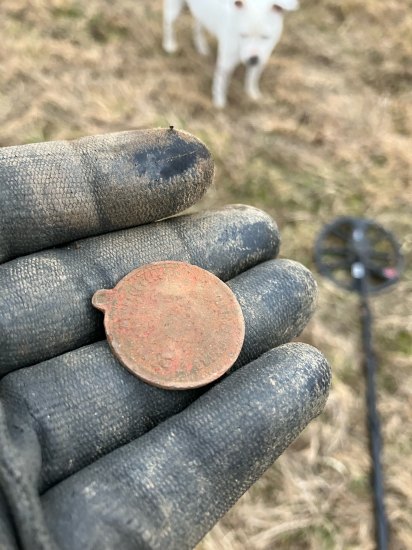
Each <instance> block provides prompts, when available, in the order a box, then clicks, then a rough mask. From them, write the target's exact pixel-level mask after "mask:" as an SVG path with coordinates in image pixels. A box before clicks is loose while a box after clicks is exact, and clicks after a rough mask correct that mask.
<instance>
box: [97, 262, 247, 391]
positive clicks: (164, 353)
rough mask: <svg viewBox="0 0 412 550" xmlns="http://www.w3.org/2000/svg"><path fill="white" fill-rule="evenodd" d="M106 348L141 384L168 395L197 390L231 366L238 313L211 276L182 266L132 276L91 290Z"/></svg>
mask: <svg viewBox="0 0 412 550" xmlns="http://www.w3.org/2000/svg"><path fill="white" fill-rule="evenodd" d="M92 303H93V305H94V307H96V308H97V309H100V310H101V311H103V312H104V314H105V316H104V327H105V330H106V335H107V340H108V342H109V345H110V347H111V349H112V351H113V353H114V354H115V356H116V357H117V358H118V360H119V361H120V362H121V363H122V364H123V365H124V366H125V367H126V368H127V369H128V370H129V371H131V372H132V373H133V374H135V375H136V376H138V377H139V378H142V379H143V380H145V381H146V382H148V383H150V384H153V385H154V386H158V387H161V388H168V389H187V388H197V387H199V386H204V385H205V384H208V383H209V382H212V381H213V380H216V379H217V378H219V377H220V376H222V375H223V374H224V373H225V372H226V371H227V370H228V369H229V368H230V367H231V366H232V365H233V363H234V362H235V361H236V359H237V357H238V355H239V353H240V350H241V348H242V344H243V340H244V336H245V323H244V319H243V314H242V310H241V309H240V305H239V303H238V301H237V300H236V297H235V295H234V294H233V292H232V291H231V290H230V288H229V287H228V286H227V285H226V284H225V283H223V282H222V281H221V280H220V279H218V278H217V277H216V276H215V275H213V274H212V273H209V272H208V271H205V270H204V269H201V268H200V267H197V266H194V265H191V264H187V263H184V262H174V261H165V262H156V263H152V264H148V265H145V266H143V267H140V268H138V269H135V270H134V271H132V272H131V273H129V274H128V275H126V277H124V278H123V279H121V281H120V282H119V283H118V284H117V285H116V286H115V288H114V289H112V290H98V291H97V292H96V293H95V294H94V296H93V299H92Z"/></svg>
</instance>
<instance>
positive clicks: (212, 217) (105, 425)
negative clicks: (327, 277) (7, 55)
mask: <svg viewBox="0 0 412 550" xmlns="http://www.w3.org/2000/svg"><path fill="white" fill-rule="evenodd" d="M212 179H213V162H212V160H211V157H210V154H209V152H208V151H207V149H206V148H205V146H204V145H203V144H202V143H200V142H199V141H198V140H196V139H195V138H193V137H192V136H190V135H188V134H185V133H182V132H177V131H175V130H152V131H137V132H126V133H120V134H111V135H109V136H96V137H89V138H83V139H82V140H78V141H76V142H67V143H66V142H57V143H44V144H36V145H28V146H21V147H9V148H4V149H3V150H0V201H1V203H2V205H1V208H2V209H3V211H4V215H5V217H4V219H5V220H6V222H5V225H4V228H3V232H2V235H1V237H0V249H1V253H2V257H3V260H5V263H3V265H1V266H0V289H1V293H0V322H1V327H2V329H1V335H0V338H1V340H0V376H3V378H2V379H1V381H0V548H6V549H8V548H10V549H14V548H24V549H30V550H36V549H44V550H49V549H55V548H62V549H67V550H77V549H79V550H92V549H97V548H98V549H99V550H100V549H117V548H121V549H126V550H127V549H168V550H174V549H176V550H185V549H190V548H193V546H195V544H196V543H197V542H198V541H199V540H200V539H201V538H202V537H203V536H204V535H205V534H206V533H207V531H208V530H209V529H210V528H211V527H212V526H213V525H214V523H216V521H217V520H218V519H219V518H220V517H221V516H222V515H223V514H224V513H225V512H226V511H227V510H228V509H229V508H230V506H232V505H233V504H234V502H235V501H236V500H237V499H238V498H239V497H240V496H241V495H242V494H243V493H244V491H245V490H247V489H248V487H250V485H251V484H252V483H254V481H256V480H257V479H258V478H259V476H260V475H262V473H263V472H264V471H265V470H266V469H267V468H268V466H269V465H270V464H271V463H272V462H273V461H274V460H275V459H276V458H277V457H278V456H279V454H281V453H282V452H283V450H284V449H285V448H286V447H287V446H288V445H289V444H290V443H291V441H293V439H294V438H296V436H297V435H298V434H299V432H300V431H301V430H302V429H303V428H304V427H305V426H306V425H307V423H308V422H309V421H310V420H311V419H312V418H314V417H315V416H317V415H318V414H319V413H320V412H321V410H322V408H323V406H324V403H325V401H326V398H327V393H328V390H329V385H330V369H329V366H328V364H327V362H326V360H325V359H324V358H323V356H322V355H321V354H320V353H319V352H318V351H317V350H315V349H314V348H311V347H310V346H307V345H304V344H299V343H293V344H291V343H288V342H290V340H291V339H293V338H294V337H296V336H297V335H298V334H299V333H300V332H301V331H302V329H303V328H304V326H305V325H306V323H307V322H308V320H309V318H310V316H311V314H312V312H313V309H314V302H315V298H316V285H315V283H314V280H313V278H312V276H311V274H310V272H309V271H308V270H307V269H306V268H304V267H303V266H301V265H300V264H298V263H296V262H292V261H288V260H277V259H274V258H275V257H276V255H277V253H278V249H279V234H278V230H277V227H276V225H275V224H274V222H273V221H272V220H271V219H270V218H269V217H268V216H267V215H266V214H264V213H262V212H260V211H258V210H256V209H254V208H251V207H245V206H233V207H227V208H224V209H221V210H219V211H214V212H206V213H202V214H195V215H190V216H180V217H175V218H170V219H168V220H164V221H157V222H155V220H157V219H159V218H163V217H165V216H170V215H173V214H174V213H177V212H178V211H180V210H182V209H183V208H186V207H187V206H189V205H190V204H192V203H193V202H195V201H196V200H198V198H199V197H200V196H201V195H202V194H203V193H204V191H205V190H206V189H207V187H208V186H209V185H210V183H211V182H212ZM2 215H3V214H2ZM2 220H3V218H2ZM148 222H154V223H150V224H149V223H148ZM138 224H147V225H139V226H137V227H135V226H136V225H138ZM120 228H123V229H120ZM92 235H93V236H92ZM73 239H80V240H77V241H76V242H72V241H73ZM69 241H70V243H69V244H64V243H68V242H69ZM57 245H59V246H58V247H56V246H57ZM50 247H53V248H50ZM21 254H26V255H24V256H20V257H18V256H19V255H21ZM159 260H182V261H186V262H190V263H193V264H195V265H198V266H200V267H203V268H204V269H207V270H209V271H211V272H213V273H214V274H216V275H217V276H218V277H220V278H221V279H222V280H224V281H226V282H227V283H228V285H229V286H230V287H231V288H232V290H233V292H234V293H235V295H236V296H237V298H238V300H239V303H240V305H241V308H242V311H243V314H244V317H245V323H246V337H245V342H244V346H243V349H242V352H241V354H240V356H239V359H238V361H237V362H236V364H235V365H234V367H233V368H232V370H231V372H230V373H229V374H228V375H226V376H225V377H223V379H221V380H220V381H218V382H216V383H214V384H213V385H210V386H208V387H206V388H200V389H196V390H186V391H170V390H162V389H159V388H155V387H152V386H150V385H148V384H145V383H144V382H142V381H140V380H139V379H138V378H136V377H134V376H133V375H132V374H130V373H129V372H128V371H126V370H125V369H124V368H123V367H122V366H121V365H120V364H119V363H118V362H117V360H116V359H115V357H114V356H113V355H112V353H111V351H110V349H109V348H108V346H107V343H106V341H105V335H104V331H103V324H102V318H103V316H102V314H101V313H100V312H98V311H96V310H95V309H94V308H93V307H92V306H91V297H92V295H93V294H94V292H95V291H96V290H98V289H99V288H112V287H113V286H115V284H116V283H117V282H118V281H119V280H120V279H121V278H122V277H123V276H124V275H126V274H127V273H128V272H130V271H131V270H132V269H134V268H136V267H138V266H140V265H144V264H146V263H148V262H152V261H159Z"/></svg>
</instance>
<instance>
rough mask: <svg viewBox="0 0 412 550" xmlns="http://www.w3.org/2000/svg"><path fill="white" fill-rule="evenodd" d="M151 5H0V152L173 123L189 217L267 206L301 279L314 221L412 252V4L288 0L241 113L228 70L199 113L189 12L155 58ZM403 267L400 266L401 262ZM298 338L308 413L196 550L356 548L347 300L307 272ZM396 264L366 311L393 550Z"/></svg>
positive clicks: (352, 341)
mask: <svg viewBox="0 0 412 550" xmlns="http://www.w3.org/2000/svg"><path fill="white" fill-rule="evenodd" d="M160 4H161V2H160V0H158V1H156V2H153V1H152V0H139V1H138V2H137V1H135V0H122V1H121V2H106V1H105V0H90V1H89V2H87V3H86V2H81V1H80V0H79V1H76V0H2V2H1V4H0V36H1V40H2V45H1V49H0V128H1V136H0V145H10V144H16V143H27V142H32V141H41V140H50V139H69V138H74V137H78V136H81V135H86V134H94V133H102V132H111V131H116V130H127V129H132V128H142V127H153V126H166V125H169V124H173V125H175V126H176V127H179V128H183V129H186V130H188V131H190V132H192V133H194V134H195V135H197V136H199V137H200V138H202V139H203V140H204V141H205V142H206V143H207V144H208V145H209V147H210V149H211V150H212V152H213V154H214V157H215V159H216V165H217V177H216V185H215V187H214V188H213V189H212V190H211V191H210V192H209V194H208V195H207V197H206V198H205V199H204V200H203V201H202V204H201V205H200V206H199V208H204V207H209V206H217V205H221V204H223V203H227V202H246V203H249V204H253V205H255V206H258V207H261V208H263V209H265V210H266V211H268V212H270V213H271V214H272V215H273V216H274V218H275V219H276V220H277V221H278V223H279V225H280V226H281V229H282V234H283V248H282V255H283V256H289V257H292V258H294V259H298V260H300V261H302V262H303V263H305V264H307V265H309V266H310V267H312V268H313V262H312V246H313V241H314V239H315V236H316V234H317V232H318V231H319V230H320V228H321V227H322V225H323V223H324V222H326V221H329V220H331V219H333V218H334V217H335V216H337V215H342V214H353V215H361V216H366V217H370V218H375V219H376V220H379V222H380V223H382V224H383V225H385V226H386V227H387V228H388V229H389V230H391V231H393V232H394V233H395V234H396V235H397V236H398V238H399V239H400V240H401V241H402V244H403V250H404V253H405V254H406V256H407V258H408V259H409V260H410V258H411V249H412V227H411V212H412V210H411V208H412V190H411V180H412V138H411V136H412V92H411V89H412V2H411V0H386V2H376V1H375V0H346V1H345V2H344V3H342V2H340V1H338V0H324V1H323V2H309V1H307V2H303V7H302V9H301V10H300V11H299V12H297V13H295V14H293V15H291V16H290V17H289V18H288V20H287V23H286V29H285V33H284V35H283V38H282V41H281V44H280V45H279V46H278V48H277V49H276V51H275V53H274V55H273V56H272V59H271V62H270V64H269V66H268V67H267V69H266V72H265V74H264V78H263V82H262V88H263V91H264V93H265V98H264V100H263V101H262V103H261V104H259V105H253V104H251V103H250V102H249V101H248V100H247V99H246V98H245V96H244V94H243V91H242V83H241V77H242V71H241V70H239V71H238V72H237V74H236V76H235V78H234V79H233V81H232V85H231V89H230V105H229V108H228V109H227V110H225V111H224V112H216V111H215V110H213V108H212V107H211V102H210V85H211V77H212V72H213V65H214V60H213V57H211V58H209V59H206V60H204V59H202V58H200V57H199V56H198V55H197V54H196V53H195V52H194V48H193V46H192V43H191V37H190V18H189V16H188V15H187V14H186V15H185V16H184V17H183V18H182V20H181V22H180V25H179V27H180V43H181V45H182V50H181V52H180V53H178V54H177V55H175V56H173V57H168V56H166V55H165V54H164V53H163V52H162V50H161V47H160V44H161V7H160ZM409 265H410V264H409ZM319 286H320V300H319V308H318V311H317V314H316V315H315V318H314V319H313V321H312V322H311V323H310V325H309V326H308V328H307V329H306V331H305V332H304V334H303V335H302V339H304V340H305V341H307V342H310V343H312V344H314V345H315V346H317V347H319V348H320V349H321V350H323V352H324V353H325V354H326V355H327V357H328V358H329V359H330V362H331V364H332V365H333V371H334V383H333V389H332V392H331V396H330V399H329V402H328V404H327V407H326V410H325V412H324V413H323V414H322V415H321V417H320V418H319V419H318V420H317V421H315V422H313V423H312V424H311V425H310V426H309V427H308V429H307V430H306V431H305V432H304V433H303V434H302V436H301V437H300V438H299V439H298V440H297V441H296V442H295V443H294V444H293V445H292V446H291V448H290V449H289V450H288V451H287V452H286V453H285V454H284V455H283V456H282V457H281V459H280V460H279V461H278V462H277V463H276V464H275V466H274V467H272V468H271V469H270V470H269V471H268V472H267V473H266V475H265V476H264V477H263V478H262V479H261V480H260V481H259V482H258V483H257V484H256V485H255V486H254V487H253V488H252V489H251V490H250V491H249V492H248V493H247V494H246V495H245V496H244V497H243V498H242V499H241V500H240V502H239V503H238V504H237V506H235V507H234V509H233V510H231V511H230V512H229V513H228V514H227V516H226V517H225V518H224V519H223V520H222V521H221V522H220V523H219V524H218V525H217V526H216V527H215V528H214V529H213V531H212V532H211V533H210V534H209V535H208V536H207V537H206V538H205V539H204V540H203V541H202V543H201V544H200V545H199V549H201V550H240V549H252V550H253V549H256V550H266V549H272V548H278V549H284V550H286V549H295V548H297V549H299V548H302V549H312V550H322V549H345V550H346V549H351V548H353V549H358V548H362V550H367V549H372V548H373V547H374V544H373V521H372V516H371V504H370V492H369V488H368V468H369V458H368V450H367V449H368V448H367V434H366V431H365V428H364V422H365V410H364V398H363V389H364V386H363V382H362V376H361V372H360V367H359V364H360V359H361V356H360V350H359V342H358V335H359V322H358V310H357V300H356V297H354V296H348V295H346V294H344V293H342V292H341V291H339V290H337V289H335V288H333V287H332V286H330V285H329V284H328V283H326V282H325V281H323V280H321V279H320V278H319ZM411 290H412V278H411V269H410V267H409V266H408V268H407V270H406V273H405V276H404V278H403V280H402V282H401V283H400V284H399V285H398V286H397V287H396V289H393V291H392V292H391V293H388V294H385V295H382V296H380V297H378V298H376V299H374V303H373V305H374V311H375V315H376V320H375V327H374V328H375V336H376V351H377V355H378V358H379V361H380V365H381V367H380V373H379V380H378V382H379V408H380V412H381V415H382V422H383V430H384V438H385V452H384V458H383V460H384V466H385V472H386V488H387V508H388V513H389V519H390V523H391V526H392V535H393V536H392V548H393V549H394V550H402V549H407V548H412V513H411V512H412V504H411V503H412V470H411V467H410V457H411V452H412V429H411V422H410V410H411V405H412V370H411V367H412V359H411V356H412V336H411V334H412V315H411V309H412V308H411V305H412V301H411Z"/></svg>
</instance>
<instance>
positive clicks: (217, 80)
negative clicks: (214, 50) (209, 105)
mask: <svg viewBox="0 0 412 550" xmlns="http://www.w3.org/2000/svg"><path fill="white" fill-rule="evenodd" d="M232 72H233V68H227V67H225V66H222V65H219V63H218V64H217V65H216V70H215V74H214V77H213V88H212V93H213V104H214V106H215V107H217V108H218V109H223V107H225V106H226V97H227V88H228V85H229V80H230V77H231V75H232Z"/></svg>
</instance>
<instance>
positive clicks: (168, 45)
mask: <svg viewBox="0 0 412 550" xmlns="http://www.w3.org/2000/svg"><path fill="white" fill-rule="evenodd" d="M163 49H164V51H165V52H167V53H176V52H177V50H178V49H179V48H178V45H177V42H176V41H175V40H163Z"/></svg>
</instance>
